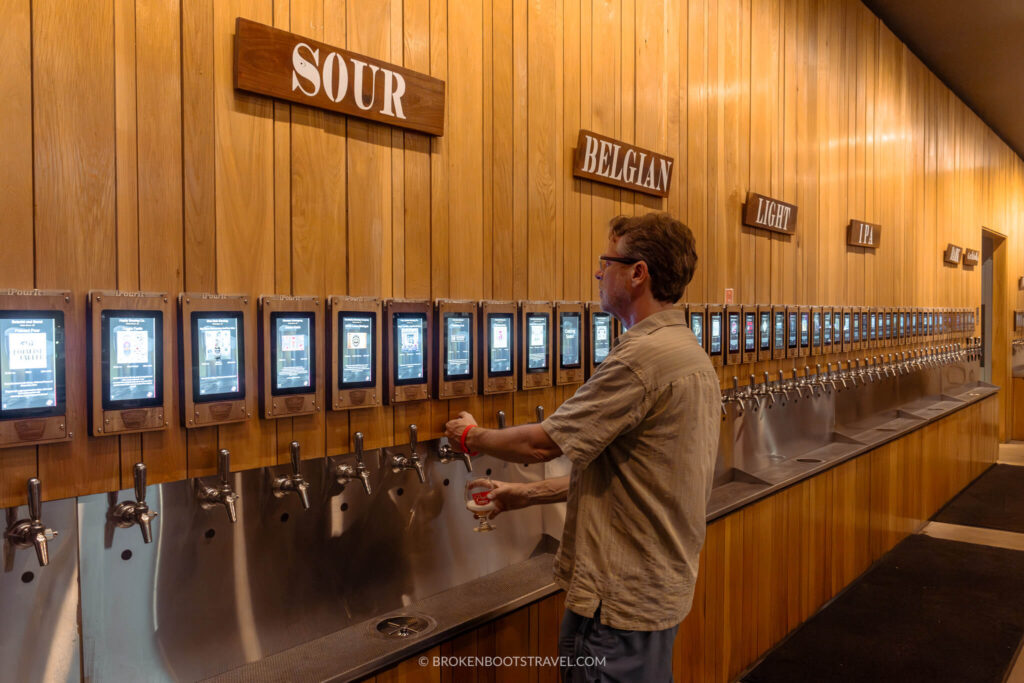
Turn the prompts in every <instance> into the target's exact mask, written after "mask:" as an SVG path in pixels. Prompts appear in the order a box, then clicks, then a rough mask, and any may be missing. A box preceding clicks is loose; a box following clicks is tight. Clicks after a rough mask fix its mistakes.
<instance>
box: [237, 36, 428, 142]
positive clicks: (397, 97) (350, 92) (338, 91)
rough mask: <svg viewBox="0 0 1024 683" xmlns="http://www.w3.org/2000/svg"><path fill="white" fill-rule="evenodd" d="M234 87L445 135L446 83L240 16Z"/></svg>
mask: <svg viewBox="0 0 1024 683" xmlns="http://www.w3.org/2000/svg"><path fill="white" fill-rule="evenodd" d="M235 87H236V88H238V89H239V90H247V91H249V92H254V93H258V94H260V95H270V96H271V97H276V98H278V99H282V100H288V101H289V102H298V103H299V104H305V105H308V106H310V107H319V108H321V109H329V110H330V111H336V112H341V113H342V114H348V115H349V116H358V117H360V118H364V119H370V120H371V121H378V122H380V123H388V124H391V125H393V126H401V127H402V128H411V129H412V130H417V131H420V132H423V133H429V134H431V135H443V134H444V81H441V80H438V79H436V78H432V77H431V76H427V75H425V74H421V73H417V72H416V71H412V70H410V69H405V68H403V67H400V66H395V65H394V64H388V63H387V62H382V61H380V60H379V59H373V58H372V57H365V56H363V55H359V54H356V53H354V52H349V51H347V50H342V49H341V48H338V47H332V46H330V45H327V44H326V43H321V42H318V41H316V40H310V39H309V38H303V37H302V36H298V35H295V34H294V33H288V32H287V31H281V30H280V29H276V28H273V27H271V26H266V25H264V24H258V23H256V22H254V21H249V20H248V19H243V18H242V17H238V18H237V19H236V20H235Z"/></svg>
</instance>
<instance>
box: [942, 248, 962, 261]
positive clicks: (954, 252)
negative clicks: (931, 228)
mask: <svg viewBox="0 0 1024 683" xmlns="http://www.w3.org/2000/svg"><path fill="white" fill-rule="evenodd" d="M962 253H963V249H962V248H961V247H958V246H956V245H955V244H947V245H946V251H945V253H943V254H942V260H943V261H945V262H946V263H948V264H950V265H953V266H957V265H960V254H962Z"/></svg>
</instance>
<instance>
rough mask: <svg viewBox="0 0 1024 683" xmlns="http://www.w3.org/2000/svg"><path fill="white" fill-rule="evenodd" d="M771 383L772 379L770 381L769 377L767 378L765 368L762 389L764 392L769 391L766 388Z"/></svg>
mask: <svg viewBox="0 0 1024 683" xmlns="http://www.w3.org/2000/svg"><path fill="white" fill-rule="evenodd" d="M771 383H772V381H771V379H769V375H768V371H767V370H765V371H764V390H765V392H766V393H771V392H769V390H768V387H769V386H770V385H771Z"/></svg>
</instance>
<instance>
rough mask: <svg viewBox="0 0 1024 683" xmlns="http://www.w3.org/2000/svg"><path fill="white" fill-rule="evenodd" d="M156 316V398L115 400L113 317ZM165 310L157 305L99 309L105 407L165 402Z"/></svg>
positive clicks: (148, 406)
mask: <svg viewBox="0 0 1024 683" xmlns="http://www.w3.org/2000/svg"><path fill="white" fill-rule="evenodd" d="M112 317H113V318H117V317H122V318H127V317H132V318H154V319H155V320H156V325H155V326H154V330H153V341H154V345H155V346H156V352H155V353H154V354H153V357H154V360H153V370H154V373H153V385H154V389H153V398H139V399H123V400H112V399H111V398H110V318H112ZM163 325H164V312H163V311H161V310H155V309H135V310H129V309H117V310H115V309H109V308H107V309H103V310H102V311H100V392H101V393H100V402H101V404H102V405H103V409H104V410H125V409H130V408H153V407H159V406H162V405H163V404H164V337H163V333H164V327H163Z"/></svg>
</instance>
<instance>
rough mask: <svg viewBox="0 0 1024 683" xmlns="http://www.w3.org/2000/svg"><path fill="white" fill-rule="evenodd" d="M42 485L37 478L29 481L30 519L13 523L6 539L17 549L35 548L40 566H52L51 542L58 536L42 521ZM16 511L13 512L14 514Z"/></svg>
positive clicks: (8, 529)
mask: <svg viewBox="0 0 1024 683" xmlns="http://www.w3.org/2000/svg"><path fill="white" fill-rule="evenodd" d="M42 488H43V486H42V484H40V483H39V480H38V479H37V478H35V477H32V478H31V479H29V480H28V519H19V520H18V521H16V522H12V523H11V524H10V525H9V526H8V527H7V530H6V531H4V539H5V540H6V541H7V542H8V543H10V544H11V545H12V546H14V547H15V548H35V549H36V559H37V560H39V566H40V567H45V566H46V565H48V564H50V550H49V547H48V546H47V543H48V542H49V541H52V540H53V537H54V536H56V535H57V532H56V531H54V530H53V529H49V528H47V526H46V525H45V524H43V522H42V520H41V519H40V518H41V517H42V514H43V495H42ZM13 512H14V511H13V510H12V513H13Z"/></svg>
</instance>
